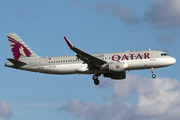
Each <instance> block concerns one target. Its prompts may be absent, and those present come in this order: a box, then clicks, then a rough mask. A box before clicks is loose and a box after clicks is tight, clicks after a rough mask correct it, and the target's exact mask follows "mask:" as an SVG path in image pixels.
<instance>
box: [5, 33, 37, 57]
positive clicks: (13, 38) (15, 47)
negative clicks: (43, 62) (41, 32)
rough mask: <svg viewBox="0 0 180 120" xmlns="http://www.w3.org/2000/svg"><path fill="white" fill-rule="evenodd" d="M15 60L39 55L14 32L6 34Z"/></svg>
mask: <svg viewBox="0 0 180 120" xmlns="http://www.w3.org/2000/svg"><path fill="white" fill-rule="evenodd" d="M7 37H8V41H9V44H10V47H11V50H12V53H13V56H14V59H15V60H19V59H24V58H35V57H39V56H38V55H36V54H35V53H34V52H33V51H32V50H31V49H30V48H29V47H28V46H27V45H26V44H25V43H24V42H23V41H22V40H21V38H19V37H18V36H17V35H16V34H15V33H8V34H7Z"/></svg>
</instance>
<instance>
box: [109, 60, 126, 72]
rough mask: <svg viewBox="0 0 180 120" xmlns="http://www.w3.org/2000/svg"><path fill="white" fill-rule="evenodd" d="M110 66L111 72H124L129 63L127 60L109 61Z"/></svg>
mask: <svg viewBox="0 0 180 120" xmlns="http://www.w3.org/2000/svg"><path fill="white" fill-rule="evenodd" d="M108 66H109V67H108V68H109V71H110V72H123V71H125V68H127V67H128V64H127V63H125V62H113V63H109V65H108Z"/></svg>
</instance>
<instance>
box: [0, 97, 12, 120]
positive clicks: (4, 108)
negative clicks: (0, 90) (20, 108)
mask: <svg viewBox="0 0 180 120" xmlns="http://www.w3.org/2000/svg"><path fill="white" fill-rule="evenodd" d="M11 116H12V111H11V108H10V106H9V104H8V103H7V102H6V101H5V100H3V99H0V120H6V119H7V118H9V117H11Z"/></svg>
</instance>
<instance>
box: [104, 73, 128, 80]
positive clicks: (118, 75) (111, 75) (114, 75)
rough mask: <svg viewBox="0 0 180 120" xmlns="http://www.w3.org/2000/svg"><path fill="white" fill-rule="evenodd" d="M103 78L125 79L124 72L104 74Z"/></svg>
mask: <svg viewBox="0 0 180 120" xmlns="http://www.w3.org/2000/svg"><path fill="white" fill-rule="evenodd" d="M104 77H109V78H111V79H116V80H119V79H125V78H126V72H125V71H124V72H113V73H106V74H104Z"/></svg>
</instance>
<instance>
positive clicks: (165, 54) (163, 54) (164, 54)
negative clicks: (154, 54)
mask: <svg viewBox="0 0 180 120" xmlns="http://www.w3.org/2000/svg"><path fill="white" fill-rule="evenodd" d="M161 56H169V55H168V54H167V53H161Z"/></svg>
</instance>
